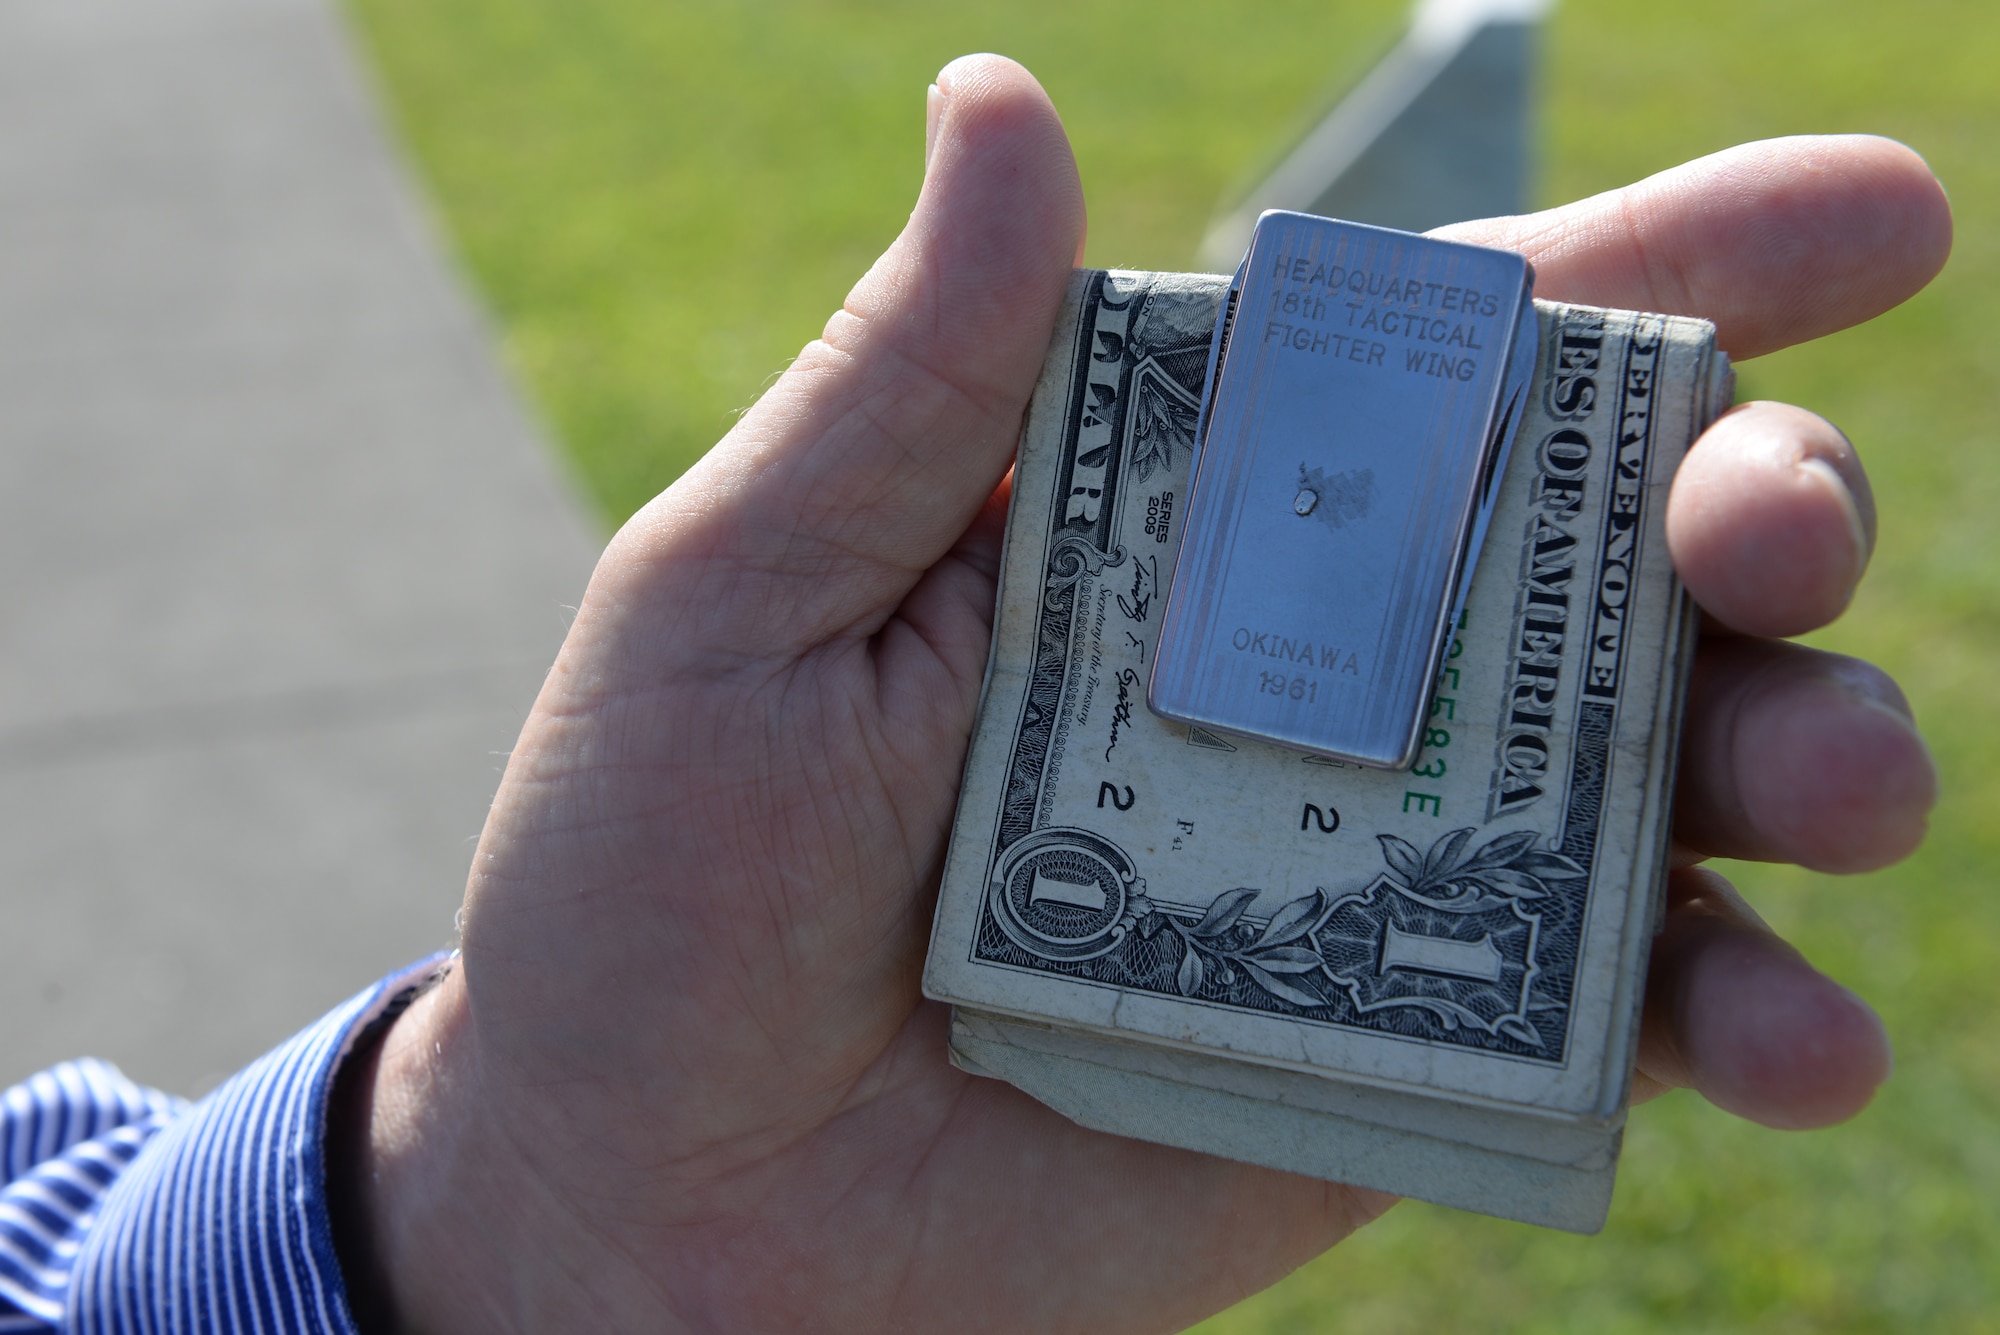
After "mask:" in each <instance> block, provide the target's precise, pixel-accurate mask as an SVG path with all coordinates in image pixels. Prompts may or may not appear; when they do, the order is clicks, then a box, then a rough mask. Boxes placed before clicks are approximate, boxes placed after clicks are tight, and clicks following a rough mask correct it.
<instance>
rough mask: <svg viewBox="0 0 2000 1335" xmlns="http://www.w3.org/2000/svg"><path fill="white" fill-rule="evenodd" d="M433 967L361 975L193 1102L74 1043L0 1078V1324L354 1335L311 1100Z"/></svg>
mask: <svg viewBox="0 0 2000 1335" xmlns="http://www.w3.org/2000/svg"><path fill="white" fill-rule="evenodd" d="M442 967H443V961H442V960H441V959H434V960H427V961H425V962H424V963H423V964H420V965H417V966H416V967H414V968H413V969H411V970H408V971H406V972H404V973H401V974H398V975H396V976H395V977H392V978H389V979H386V980H384V981H383V982H380V983H377V984H376V985H375V986H373V987H371V988H369V989H368V990H367V991H366V992H363V993H362V994H361V995H359V996H357V997H355V998H353V999H352V1000H350V1001H348V1002H347V1003H346V1004H345V1005H343V1006H341V1007H339V1008H338V1009H337V1010H335V1011H334V1012H333V1013H332V1014H330V1015H328V1016H326V1017H325V1018H324V1019H322V1020H320V1021H319V1022H318V1023H317V1024H315V1025H313V1026H312V1027H311V1028H309V1029H307V1030H305V1031H304V1032H303V1033H301V1034H299V1035H297V1036H296V1037H294V1038H292V1039H291V1040H290V1041H288V1042H286V1043H285V1044H283V1045H282V1046H280V1047H279V1048H277V1049H276V1050H275V1051H273V1052H271V1053H269V1054H267V1055H266V1056H264V1057H261V1058H259V1059H258V1060H257V1061H255V1062H253V1063H252V1064H251V1065H250V1066H248V1067H247V1068H245V1069H244V1070H243V1071H242V1072H240V1073H239V1074H237V1075H236V1076H235V1077H233V1078H232V1079H230V1080H229V1081H228V1082H226V1083H225V1084H223V1085H222V1087H221V1088H219V1089H217V1090H216V1091H215V1092H214V1093H213V1094H210V1095H209V1096H208V1097H207V1098H205V1099H203V1100H202V1101H201V1102H199V1103H195V1104H188V1103H186V1102H185V1101H183V1100H180V1099H175V1098H171V1097H169V1096H167V1095H164V1094H160V1093H158V1092H156V1091H153V1090H147V1089H142V1088H140V1087H139V1086H138V1085H135V1084H134V1083H132V1082H131V1081H130V1080H127V1079H126V1078H125V1077H124V1076H123V1075H122V1074H120V1073H119V1071H118V1069H117V1068H116V1067H114V1066H111V1065H109V1064H108V1063H105V1062H101V1061H95V1060H89V1059H86V1060H82V1061H73V1062H65V1063H63V1064H62V1065H60V1066H57V1067H55V1068H53V1069H51V1070H48V1071H44V1072H42V1073H41V1074H39V1075H36V1076H33V1077H31V1078H30V1079H28V1080H26V1081H24V1082H23V1083H21V1084H19V1085H16V1086H14V1087H13V1088H12V1089H10V1090H7V1091H6V1092H5V1093H4V1094H0V1335H22V1333H25V1332H30V1331H32V1332H35V1333H36V1335H46V1333H47V1332H75V1333H76V1335H126V1333H127V1332H130V1333H131V1335H142V1333H143V1335H181V1333H182V1332H187V1333H188V1335H193V1332H203V1333H204V1335H209V1333H214V1335H238V1332H242V1335H252V1333H253V1332H254V1333H255V1335H295V1333H298V1335H304V1333H305V1332H311V1333H312V1335H358V1333H357V1331H356V1329H355V1325H354V1319H353V1317H352V1315H351V1314H350V1312H349V1310H348V1305H347V1295H346V1290H345V1288H344V1286H343V1285H342V1283H341V1277H340V1269H339V1265H338V1263H337V1261H336V1259H335V1256H334V1248H333V1226H332V1221H331V1218H330V1217H329V1214H328V1209H327V1190H326V1164H325V1140H326V1118H327V1104H328V1100H329V1098H330V1096H331V1094H332V1091H333V1080H334V1075H335V1073H336V1072H337V1070H338V1069H339V1065H340V1062H341V1059H342V1058H343V1057H345V1056H346V1055H347V1053H348V1052H349V1051H350V1050H351V1049H352V1048H353V1047H354V1046H355V1045H356V1043H357V1042H358V1041H359V1040H360V1038H361V1036H362V1035H363V1034H365V1033H372V1032H373V1027H374V1022H376V1021H379V1020H382V1019H386V1018H388V1017H392V1016H393V1015H394V1014H396V1013H397V1012H398V1011H400V1010H401V1008H402V1007H403V1006H405V1005H407V1004H408V1003H409V1000H410V998H412V997H413V996H415V995H416V993H417V992H418V991H419V990H420V988H421V986H422V985H423V984H424V983H425V982H427V981H429V980H430V979H432V978H435V977H436V976H438V973H439V970H440V969H441V968H442Z"/></svg>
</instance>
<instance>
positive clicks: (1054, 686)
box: [925, 271, 1731, 1231]
mask: <svg viewBox="0 0 2000 1335" xmlns="http://www.w3.org/2000/svg"><path fill="white" fill-rule="evenodd" d="M1227 289H1228V280H1226V279H1224V278H1219V277H1211V276H1202V275H1187V274H1145V273H1122V272H1103V271H1084V272H1080V273H1079V274H1078V275H1077V276H1076V278H1075V280H1074V282H1073V284H1072V287H1071V290H1070V295H1069V299H1068V301H1067V303H1066V306H1065V308H1064V312H1063V315H1062V318H1061V320H1060V322H1059V324H1058V327H1057V330H1056V335H1055V338H1054V341H1053V343H1052V344H1051V347H1050V352H1049V358H1048V362H1047V364H1046V366H1045V368H1044V371H1043V374H1042V378H1041V381H1040V383H1039V385H1038V387H1037V389H1036V392H1035V396H1034V400H1033V402H1032V404H1031V406H1030V408H1029V412H1028V418H1027V422H1026V426H1025V429H1024V432H1023V436H1022V441H1021V448H1020V457H1019V461H1018V464H1017V466H1016V470H1015V475H1014V493H1013V509H1012V513H1011V517H1010V519H1009V523H1008V530H1007V549H1006V555H1005V559H1004V562H1003V569H1002V572H1001V579H1000V593H999V606H998V613H997V619H996V623H995V630H994V641H993V651H992V658H991V661H990V664H989V668H988V677H987V683H986V689H985V693H984V698H983V700H982V703H981V706H980V713H979V721H978V726H977V730H976V733H975V736H974V739H973V744H972V749H971V753H970V756H969V758H968V761H967V765H966V772H965V781H964V787H963V791H962V793H961V796H960V802H959V807H958V814H957V819H956V824H955V826H954V829H953V833H952V843H951V850H950V854H949V858H948V861H947V867H946V872H945V878H944V884H943V889H942V892H941V896H940V899H939V904H938V912H937V919H936V924H935V928H934V932H933V936H932V941H931V950H930V958H929V963H928V967H927V970H926V973H925V991H926V993H927V994H928V995H930V996H932V997H935V998H937V999H940V1000H943V1001H948V1002H951V1003H953V1004H954V1005H955V1006H956V1007H957V1010H956V1013H955V1015H954V1020H953V1027H952V1055H953V1059H954V1060H955V1061H956V1062H958V1064H959V1065H961V1066H963V1067H964V1068H966V1069H968V1070H971V1071H974V1072H976V1073H979V1074H984V1075H992V1076H996V1077H998V1078H1002V1079H1005V1080H1008V1081H1010V1082H1012V1083H1014V1084H1016V1085H1018V1086H1019V1087H1021V1088H1022V1089H1024V1090H1025V1091H1027V1092H1028V1093H1029V1094H1032V1095H1034V1096H1035V1097H1037V1098H1039V1099H1041V1100H1042V1101H1043V1102H1045V1103H1048V1104H1050V1105H1051V1106H1053V1107H1055V1108H1057V1109H1058V1110H1060V1111H1061V1112H1063V1113H1065V1114H1067V1115H1068V1116H1070V1117H1072V1118H1074V1119H1075V1120H1077V1121H1078V1122H1081V1123H1083V1124H1085V1125H1088V1126H1093V1127H1097V1128H1100V1129H1103V1130H1107V1131H1112V1132H1117V1133H1120V1134H1124V1135H1130V1136H1135V1137H1139V1138H1142V1139H1147V1140H1154V1141H1159V1142H1162V1143H1166V1144H1172V1145H1179V1146H1183V1147H1186V1148H1190V1149H1196V1150H1202V1151H1206V1152H1209V1153H1214V1154H1219V1155H1224V1156H1227V1157H1230V1158H1235V1159H1240V1160H1244V1161H1248V1162H1253V1163H1259V1164H1264V1165H1267V1166H1270V1167H1275V1168H1282V1169H1288V1170H1292V1171H1296V1172H1301V1173H1308V1174H1313V1175H1316V1176H1320V1177H1324V1178H1328V1179H1332V1180H1336V1181H1343V1182H1351V1183H1357V1184H1360V1185H1364V1186H1369V1187H1375V1188H1378V1189H1381V1190H1386V1191H1392V1192H1396V1193H1398V1194H1403V1195H1411V1196H1416V1197H1420V1198H1423V1199H1427V1200H1432V1201H1437V1202H1440V1203H1443V1204H1447V1205H1454V1206H1459V1207H1462V1208H1466V1209H1471V1210H1477V1211H1481V1212H1483V1213H1488V1214H1495V1215H1501V1216H1505V1217H1508V1218H1514V1219H1521V1220H1526V1221H1529V1222H1533V1223H1540V1224H1549V1225H1553V1226H1556V1227H1562V1228H1569V1229H1575V1230H1580V1231H1589V1230H1594V1229H1596V1228H1597V1227H1599V1226H1600V1225H1601V1224H1602V1221H1603V1218H1604V1214H1605V1211H1606V1209H1607V1208H1608V1204H1609V1200H1610V1192H1611V1183H1612V1175H1613V1171H1614V1169H1615V1166H1616V1160H1617V1151H1618V1140H1619V1134H1620V1131H1621V1129H1622V1126H1623V1122H1624V1108H1625V1103H1626V1098H1627V1092H1628V1086H1629V1082H1630V1072H1631V1066H1632V1056H1633V1047H1634V1044H1635V1042H1636V1035H1637V1030H1638V1020H1639V1008H1640V1002H1641V998H1642V995H1643V991H1644V986H1643V984H1644V971H1645V961H1646V954H1647V946H1648V943H1649V941H1650V938H1651V937H1652V935H1653V932H1654V930H1655V927H1656V921H1657V916H1658V913H1659V911H1660V908H1659V906H1660V903H1661V881H1662V878H1663V866H1664V860H1665V856H1666V852H1667V846H1668V836H1669V831H1668V814H1669V805H1670V802H1669V799H1670V796H1671V790H1672V782H1673V762H1674V754H1675V742H1676V736H1677V733H1678V727H1679V710H1680V703H1681V700H1682V697H1683V695H1684V690H1685V684H1686V679H1687V670H1688V665H1689V661H1690V657H1691V654H1692V651H1693V640H1694V618H1693V613H1692V611H1691V608H1690V605H1689V603H1688V601H1687V599H1686V597H1685V596H1684V594H1683V593H1682V591H1681V588H1680V586H1679V584H1678V582H1677V581H1676V579H1675V578H1674V574H1673V570H1672V568H1671V565H1670V563H1669V561H1668V557H1667V551H1666V542H1665V537H1664V518H1665V516H1664V509H1665V501H1666V488H1667V485H1668V483H1669V481H1670V480H1671V478H1672V476H1673V472H1674V469H1675V467H1676V466H1677V464H1678V462H1679V460H1680V458H1681V455H1682V454H1683V452H1684V451H1685V450H1686V448H1687V446H1688V444H1689V443H1690V442H1691V441H1692V440H1693V439H1694V437H1695V435H1696V434H1697V433H1698V432H1699V431H1700V430H1701V429H1702V428H1703V427H1704V426H1705V425H1706V424H1707V423H1708V422H1709V421H1710V420H1711V419H1712V418H1713V417H1714V415H1715V414H1716V413H1717V412H1719V411H1720V410H1721V409H1722V408H1723V407H1725V406H1727V403H1728V399H1729V394H1730V390H1731V375H1730V371H1729V367H1728V361H1727V358H1726V357H1725V356H1723V355H1722V354H1721V353H1719V352H1718V351H1717V350H1716V349H1715V346H1714V329H1713V327H1712V326H1711V325H1709V324H1707V323H1705V322H1702V321H1698V320H1689V319H1682V318H1677V317H1669V316H1660V315H1647V314H1637V313H1633V312H1624V311H1607V310H1599V309H1594V308H1589V307H1582V306H1568V305H1555V304H1549V303H1537V307H1538V310H1537V313H1538V316H1539V320H1540V348H1539V352H1538V360H1537V369H1536V380H1535V384H1534V387H1533V390H1532V393H1531V402H1530V404H1529V407H1528V411H1527V413H1526V416H1525V417H1524V419H1523V422H1522V425H1521V428H1520V431H1519V434H1518V436H1517V438H1516V443H1515V447H1514V450H1513V453H1512V456H1511V459H1510V461H1509V463H1508V465H1507V468H1506V472H1505V474H1504V475H1503V477H1502V480H1501V487H1502V491H1501V495H1500V498H1499V500H1498V502H1497V504H1496V508H1495V512H1494V516H1493V520H1492V524H1491V529H1490V531H1489V535H1488V537H1487V540H1486V544H1485V548H1484V551H1483V554H1482V556H1481V557H1480V560H1479V563H1478V566H1477V568H1476V570H1475V572H1474V575H1473V579H1472V584H1471V589H1470V593H1469V595H1468V597H1467V599H1466V604H1465V608H1464V612H1463V614H1462V616H1461V618H1460V620H1459V624H1458V627H1457V631H1456V635H1455V638H1454V640H1453V642H1452V644H1451V647H1450V649H1449V653H1448V657H1447V659H1446V661H1445V665H1444V668H1443V670H1442V672H1441V674H1440V676H1439V678H1438V681H1437V684H1436V691H1435V694H1434V695H1433V697H1432V699H1431V701H1430V705H1429V718H1428V720H1427V722H1426V724H1425V730H1424V734H1423V746H1422V750H1421V752H1420V754H1419V756H1418V758H1417V761H1416V764H1415V766H1414V767H1413V768H1411V769H1408V770H1404V771H1380V770H1364V769H1359V768H1355V767H1352V766H1344V765H1341V764H1339V763H1337V762H1332V761H1328V760H1325V759H1323V758H1320V757H1315V756H1309V755H1302V754H1299V753H1297V752H1293V751H1287V750H1282V749H1279V748H1276V747H1270V746H1265V745H1262V744H1259V743H1256V742H1251V741H1246V740H1243V739H1241V738H1234V737H1224V736H1221V735H1217V734H1214V733H1210V732H1206V731H1204V730H1202V729H1201V728H1198V727H1190V726H1187V725H1184V724H1174V723H1170V722H1167V721H1166V720H1164V719H1160V718H1158V717H1155V716H1154V715H1152V714H1151V713H1150V712H1149V711H1148V710H1147V708H1146V704H1145V695H1146V679H1147V674H1148V672H1149V670H1150V668H1151V664H1152V656H1153V653H1154V649H1155V643H1156V637H1157V635H1158V631H1159V620H1160V612H1161V609H1162V607H1163V605H1164V602H1165V595H1166V592H1167V586H1168V583H1169V581H1170V580H1171V578H1172V572H1173V568H1174V557H1175V550H1176V545H1177V543H1178V540H1179V537H1180V532H1179V526H1180V522H1181V518H1182V515H1183V513H1184V510H1185V503H1186V496H1187V487H1188V478H1189V474H1190V468H1191V464H1192V463H1193V455H1194V451H1195V426H1196V421H1197V414H1198V411H1199V406H1200V400H1201V391H1202V377H1203V374H1204V370H1205V366H1206V363H1207V357H1208V350H1209V340H1210V333H1211V331H1212V329H1213V327H1214V324H1215V318H1216V314H1217V311H1218V308H1219V305H1220V303H1221V301H1222V300H1223V298H1224V296H1225V295H1226V292H1227ZM1404 351H1408V352H1410V353H1411V355H1410V356H1409V357H1407V358H1405V359H1403V360H1398V358H1399V355H1400V354H1401V353H1402V352H1404ZM1387 353H1388V355H1387V357H1386V358H1385V359H1384V366H1383V371H1382V374H1384V375H1408V376H1417V377H1420V376H1422V375H1425V374H1427V373H1429V371H1428V369H1427V368H1428V366H1429V362H1428V361H1427V360H1426V358H1425V356H1423V355H1419V354H1418V351H1417V350H1416V349H1415V348H1414V346H1413V347H1412V348H1411V349H1408V350H1405V349H1400V348H1389V349H1387ZM1430 360H1435V359H1430ZM1404 361H1407V363H1408V364H1407V365H1404ZM1296 595H1297V597H1298V598H1300V599H1314V598H1338V597H1340V596H1341V590H1340V589H1339V588H1338V587H1326V588H1300V589H1298V590H1296ZM1228 619H1229V618H1228V609H1223V620H1225V621H1226V620H1228ZM1253 621H1254V624H1253ZM1228 633H1229V635H1230V639H1229V643H1230V644H1231V645H1232V646H1233V647H1234V649H1235V651H1236V652H1239V653H1241V654H1243V655H1245V657H1246V660H1247V661H1250V662H1252V663H1253V664H1254V666H1255V668H1256V680H1257V681H1258V682H1259V683H1260V689H1263V690H1268V691H1273V692H1284V693H1293V694H1301V695H1309V694H1310V693H1311V692H1313V691H1314V690H1315V689H1318V690H1321V691H1325V690H1327V688H1328V684H1329V683H1336V684H1337V683H1338V681H1339V679H1340V675H1341V674H1342V673H1343V672H1349V671H1352V665H1351V664H1350V662H1349V661H1348V656H1349V655H1351V652H1352V651H1351V649H1350V648H1349V647H1347V646H1341V645H1331V644H1320V643H1317V642H1315V641H1314V640H1313V639H1312V638H1311V637H1310V636H1308V635H1305V634H1302V633H1300V632H1299V631H1298V629H1297V628H1296V627H1293V626H1288V625H1285V624H1283V623H1282V621H1277V622H1267V620H1265V619H1256V618H1247V617H1246V618H1244V619H1243V624H1241V625H1232V626H1230V627H1229V628H1228Z"/></svg>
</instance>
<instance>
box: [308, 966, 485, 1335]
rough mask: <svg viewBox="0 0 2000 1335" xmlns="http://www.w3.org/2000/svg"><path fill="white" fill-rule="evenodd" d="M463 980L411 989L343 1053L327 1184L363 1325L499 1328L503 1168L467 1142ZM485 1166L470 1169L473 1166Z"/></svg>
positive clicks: (436, 1334)
mask: <svg viewBox="0 0 2000 1335" xmlns="http://www.w3.org/2000/svg"><path fill="white" fill-rule="evenodd" d="M466 1027H467V1025H466V1022H465V1006H464V991H463V982H462V978H461V977H460V976H459V975H458V974H457V973H456V972H454V973H453V974H451V975H448V976H447V977H446V978H445V979H444V980H443V981H442V982H441V983H439V984H438V985H437V986H435V987H433V988H431V989H430V990H428V991H426V992H423V993H422V994H420V995H419V996H417V997H416V999H415V1000H414V1001H412V1002H411V1003H409V1005H408V1006H407V1008H406V1009H404V1010H403V1011H402V1013H401V1014H400V1015H396V1016H394V1017H393V1018H392V1019H390V1020H389V1021H388V1023H387V1024H386V1025H385V1026H384V1027H383V1029H382V1031H381V1032H380V1033H379V1034H377V1035H375V1036H373V1041H372V1042H370V1043H368V1044H367V1046H366V1047H363V1048H357V1049H356V1051H355V1052H353V1053H352V1054H351V1055H350V1056H349V1057H348V1059H347V1063H346V1065H345V1066H344V1067H343V1069H342V1071H341V1073H340V1076H339V1079H338V1081H337V1083H336V1085H335V1088H334V1093H333V1097H332V1102H331V1105H330V1107H329V1111H328V1125H327V1177H328V1182H327V1190H328V1199H329V1205H330V1209H331V1212H332V1222H333V1230H334V1244H335V1247H336V1249H337V1251H338V1253H339V1256H340V1264H341V1270H342V1275H343V1278H344V1279H345V1281H346V1287H347V1294H348V1303H349V1306H350V1309H351V1310H352V1312H353V1315H354V1319H355V1323H356V1325H357V1326H358V1328H359V1329H360V1330H361V1331H362V1332H363V1335H389V1333H390V1332H425V1333H426V1335H446V1332H449V1331H452V1330H459V1329H463V1330H480V1331H504V1330H508V1329H511V1328H512V1323H511V1322H509V1321H508V1320H506V1318H507V1316H508V1315H509V1313H508V1312H507V1311H506V1310H505V1307H506V1305H505V1304H504V1303H503V1302H500V1301H498V1300H499V1299H500V1298H501V1297H502V1296H503V1295H505V1294H506V1293H507V1277H506V1276H505V1274H504V1271H503V1270H502V1269H501V1268H500V1267H501V1264H502V1262H503V1258H504V1257H505V1256H506V1255H507V1254H508V1252H507V1250H506V1248H505V1246H504V1238H502V1237H500V1236H498V1232H499V1230H501V1229H503V1228H505V1227H506V1226H507V1225H508V1222H509V1218H508V1215H507V1214H506V1212H503V1211H501V1210H500V1209H498V1208H497V1207H498V1206H499V1205H500V1204H501V1203H500V1202H495V1201H491V1200H486V1199H483V1198H484V1196H485V1195H486V1194H487V1193H488V1192H490V1191H492V1190H493V1189H494V1188H496V1187H497V1186H498V1184H499V1182H500V1181H501V1180H502V1178H503V1177H504V1174H502V1173H501V1172H500V1171H498V1170H499V1169H500V1167H501V1165H500V1163H499V1162H498V1161H497V1160H496V1159H495V1158H494V1157H493V1156H492V1155H490V1154H484V1153H481V1152H480V1151H479V1150H478V1149H477V1148H476V1147H475V1145H474V1141H475V1139H476V1138H477V1136H478V1135H479V1133H480V1129H481V1128H480V1126H479V1123H478V1121H477V1119H476V1118H475V1117H474V1116H473V1115H472V1113H473V1111H474V1110H475V1109H476V1108H477V1107H478V1104H477V1101H476V1099H474V1098H470V1097H467V1095H468V1094H469V1093H470V1092H471V1090H472V1089H473V1088H475V1087H476V1083H477V1082H476V1080H474V1079H473V1077H472V1074H471V1072H470V1071H469V1070H467V1069H466V1067H467V1062H468V1058H469V1056H470V1053H469V1052H468V1047H469V1045H468V1044H467V1043H466V1042H465V1041H464V1037H465V1035H464V1031H465V1029H466ZM482 1165H483V1167H484V1169H485V1170H486V1171H483V1172H481V1171H474V1170H475V1169H476V1168H477V1167H478V1166H482Z"/></svg>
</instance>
